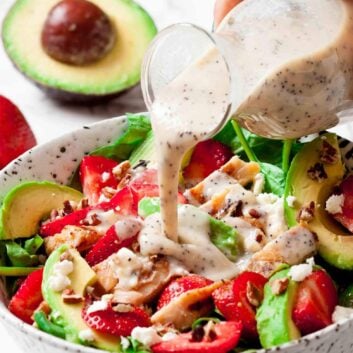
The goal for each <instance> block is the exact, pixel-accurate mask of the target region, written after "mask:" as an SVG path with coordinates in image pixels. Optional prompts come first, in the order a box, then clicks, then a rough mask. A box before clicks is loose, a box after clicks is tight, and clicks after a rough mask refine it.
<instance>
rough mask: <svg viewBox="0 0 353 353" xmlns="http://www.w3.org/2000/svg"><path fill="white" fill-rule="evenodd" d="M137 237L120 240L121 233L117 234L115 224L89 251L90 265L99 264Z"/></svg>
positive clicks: (127, 245)
mask: <svg viewBox="0 0 353 353" xmlns="http://www.w3.org/2000/svg"><path fill="white" fill-rule="evenodd" d="M136 239H137V237H136V235H135V236H133V237H131V238H128V239H124V240H120V239H119V235H118V234H116V230H115V225H113V226H111V227H110V228H109V229H108V231H107V233H106V235H104V236H103V237H102V238H100V239H99V240H98V241H97V243H96V244H95V245H94V246H93V247H92V249H91V250H90V251H89V252H88V254H87V255H86V261H87V262H88V264H89V265H90V266H94V265H97V264H99V263H100V262H102V261H104V260H105V259H107V258H108V257H109V256H110V255H112V254H114V253H116V252H118V251H119V250H120V249H121V248H128V247H130V246H131V245H132V244H133V242H134V241H135V240H136Z"/></svg>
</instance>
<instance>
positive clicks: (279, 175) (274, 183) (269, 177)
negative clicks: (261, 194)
mask: <svg viewBox="0 0 353 353" xmlns="http://www.w3.org/2000/svg"><path fill="white" fill-rule="evenodd" d="M260 168H261V173H262V174H263V176H264V177H265V192H268V193H273V194H275V195H277V196H283V194H284V189H285V185H286V174H285V172H284V171H283V169H281V168H279V167H277V166H276V165H272V164H269V163H262V162H260Z"/></svg>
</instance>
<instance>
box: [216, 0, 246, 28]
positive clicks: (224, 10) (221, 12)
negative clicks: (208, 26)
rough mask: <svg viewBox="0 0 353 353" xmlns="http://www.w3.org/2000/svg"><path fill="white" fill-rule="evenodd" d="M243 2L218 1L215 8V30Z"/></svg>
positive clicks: (235, 0) (236, 0)
mask: <svg viewBox="0 0 353 353" xmlns="http://www.w3.org/2000/svg"><path fill="white" fill-rule="evenodd" d="M241 1H242V0H216V4H215V8H214V24H215V28H217V27H218V25H219V24H220V23H221V22H222V20H223V18H224V17H225V16H226V15H227V14H228V13H229V11H230V10H232V9H233V7H234V6H236V5H238V4H239V3H240V2H241Z"/></svg>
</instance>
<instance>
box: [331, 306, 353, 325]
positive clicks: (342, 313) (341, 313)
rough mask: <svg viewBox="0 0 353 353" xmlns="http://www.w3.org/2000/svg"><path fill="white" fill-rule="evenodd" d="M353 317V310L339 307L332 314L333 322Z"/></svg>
mask: <svg viewBox="0 0 353 353" xmlns="http://www.w3.org/2000/svg"><path fill="white" fill-rule="evenodd" d="M352 317H353V309H352V308H345V307H344V306H339V305H337V306H336V308H335V311H334V312H333V314H332V321H333V322H339V321H343V320H346V319H350V318H352Z"/></svg>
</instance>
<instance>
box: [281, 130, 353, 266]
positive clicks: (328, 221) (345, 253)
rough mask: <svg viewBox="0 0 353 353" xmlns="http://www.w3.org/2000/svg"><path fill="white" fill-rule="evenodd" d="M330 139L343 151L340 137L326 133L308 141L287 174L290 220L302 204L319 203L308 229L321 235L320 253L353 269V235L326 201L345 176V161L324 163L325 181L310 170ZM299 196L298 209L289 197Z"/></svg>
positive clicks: (319, 236)
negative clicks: (332, 212)
mask: <svg viewBox="0 0 353 353" xmlns="http://www.w3.org/2000/svg"><path fill="white" fill-rule="evenodd" d="M324 140H325V141H327V142H328V143H329V144H330V145H331V146H332V147H334V148H335V149H336V150H337V152H338V153H339V154H340V151H339V146H338V141H337V136H336V135H335V134H331V133H327V134H324V135H322V136H320V137H318V138H317V139H315V140H314V141H312V142H310V143H308V144H306V145H305V146H304V147H303V148H302V150H301V151H300V152H299V153H298V154H297V155H296V156H295V158H294V160H293V162H292V164H291V167H290V169H289V172H288V176H287V183H286V184H287V185H286V191H285V215H286V219H287V223H288V224H289V225H290V226H294V225H295V224H296V223H297V221H296V216H297V214H298V212H299V210H300V208H301V207H303V206H307V205H308V204H309V203H310V202H312V201H314V202H315V213H314V218H313V220H312V221H310V222H309V223H308V228H310V230H311V231H313V232H315V233H316V234H317V236H318V238H319V248H318V250H319V254H320V255H321V256H322V257H323V258H324V259H325V260H326V261H327V262H328V263H330V264H331V265H333V266H334V267H337V268H339V269H342V270H353V235H352V234H349V233H348V231H345V230H344V229H343V228H342V227H341V226H340V225H338V223H337V222H335V220H334V219H333V218H332V217H331V216H330V215H329V214H328V213H327V212H326V210H325V205H326V200H327V199H328V198H329V197H330V196H331V194H332V193H333V191H334V188H335V186H337V185H338V184H339V183H340V182H341V181H342V179H343V177H344V174H345V167H344V164H343V162H342V160H341V158H339V159H338V160H337V161H336V163H334V164H323V167H324V169H325V172H326V174H327V178H326V179H325V180H323V181H321V182H319V181H316V180H312V179H311V178H310V177H309V176H308V173H307V172H308V169H309V168H310V167H312V166H314V165H315V164H316V163H322V162H321V161H320V151H321V149H322V144H323V141H324ZM288 195H293V196H295V198H296V201H295V204H294V206H295V207H294V208H293V207H290V206H289V205H288V204H287V202H286V197H287V196H288Z"/></svg>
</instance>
